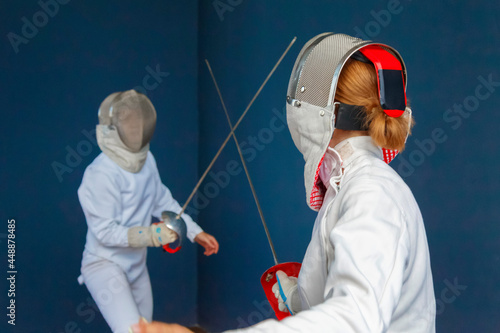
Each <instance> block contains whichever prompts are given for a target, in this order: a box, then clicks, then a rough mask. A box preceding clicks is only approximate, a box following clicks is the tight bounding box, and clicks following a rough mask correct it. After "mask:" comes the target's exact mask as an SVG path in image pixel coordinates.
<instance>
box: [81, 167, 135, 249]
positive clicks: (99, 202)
mask: <svg viewBox="0 0 500 333" xmlns="http://www.w3.org/2000/svg"><path fill="white" fill-rule="evenodd" d="M78 198H79V200H80V205H81V206H82V209H83V212H84V214H85V218H86V220H87V225H88V228H89V230H90V232H92V233H93V234H94V236H95V237H96V238H97V239H98V240H99V242H101V243H102V244H103V245H104V246H118V247H128V246H129V244H128V236H127V233H128V227H125V226H122V225H121V224H120V222H121V194H120V186H119V184H118V180H117V179H116V178H113V177H112V176H111V175H109V174H106V173H104V172H102V171H101V170H99V169H97V168H93V167H89V168H88V169H87V170H86V171H85V175H84V176H83V181H82V185H81V186H80V188H79V189H78Z"/></svg>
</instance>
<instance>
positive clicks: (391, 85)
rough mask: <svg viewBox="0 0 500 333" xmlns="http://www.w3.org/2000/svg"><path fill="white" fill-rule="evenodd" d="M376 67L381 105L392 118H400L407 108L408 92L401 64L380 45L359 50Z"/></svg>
mask: <svg viewBox="0 0 500 333" xmlns="http://www.w3.org/2000/svg"><path fill="white" fill-rule="evenodd" d="M359 52H361V53H362V54H363V55H364V56H365V57H366V58H368V60H370V61H371V62H372V63H373V65H374V66H375V70H376V71H377V84H378V91H379V97H380V105H381V106H382V109H384V112H385V113H386V114H387V115H388V116H390V117H400V116H401V115H403V113H404V111H405V108H406V92H405V85H404V76H403V68H402V66H401V62H400V61H399V60H398V59H397V58H396V57H395V56H394V55H392V54H391V53H390V52H388V51H386V50H384V49H383V48H382V47H380V46H378V45H368V46H365V47H363V48H362V49H360V50H359Z"/></svg>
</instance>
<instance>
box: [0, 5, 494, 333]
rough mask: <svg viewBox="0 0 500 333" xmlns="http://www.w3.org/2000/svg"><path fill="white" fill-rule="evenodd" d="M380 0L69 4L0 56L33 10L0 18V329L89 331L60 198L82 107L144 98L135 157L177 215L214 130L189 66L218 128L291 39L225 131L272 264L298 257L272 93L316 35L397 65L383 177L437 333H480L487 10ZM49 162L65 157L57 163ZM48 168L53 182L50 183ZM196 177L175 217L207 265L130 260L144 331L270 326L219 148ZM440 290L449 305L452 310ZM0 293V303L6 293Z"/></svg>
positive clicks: (68, 190)
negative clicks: (12, 252) (145, 317)
mask: <svg viewBox="0 0 500 333" xmlns="http://www.w3.org/2000/svg"><path fill="white" fill-rule="evenodd" d="M61 2H63V1H62V0H61ZM397 3H398V2H397V1H394V0H391V1H389V0H387V1H379V2H377V3H374V2H373V1H349V2H340V1H337V2H332V1H326V0H321V1H314V2H312V1H300V2H299V1H293V2H292V1H284V0H279V1H278V0H276V1H272V2H271V1H265V0H217V1H213V0H205V1H151V2H147V4H144V3H139V2H132V1H114V0H113V1H107V2H103V3H98V2H92V3H91V4H90V3H89V2H83V1H76V0H73V1H69V2H68V3H67V4H64V5H62V4H61V5H60V6H59V11H58V13H57V14H55V15H54V17H50V18H49V19H48V22H47V23H46V24H45V25H43V24H42V23H44V22H39V23H41V24H40V25H43V27H40V28H39V31H38V32H36V33H35V32H32V35H33V36H30V37H29V38H27V39H26V40H24V43H21V44H19V45H18V52H16V51H15V48H13V46H12V45H11V43H10V41H9V38H8V34H9V33H10V32H13V33H16V34H17V35H22V33H23V32H22V27H23V25H24V22H23V21H22V20H23V17H26V18H27V20H29V21H30V22H33V16H34V15H39V14H37V13H38V12H39V11H40V10H42V9H41V7H40V5H39V4H38V3H37V1H23V2H19V1H12V0H9V1H3V2H1V3H0V35H1V36H3V37H2V38H3V39H2V40H3V42H2V43H1V45H0V66H1V67H0V68H1V71H0V75H1V79H0V91H1V92H2V93H1V94H0V105H2V107H3V110H2V111H1V112H2V115H3V121H2V122H1V123H0V126H1V133H2V139H1V147H2V150H1V154H0V170H1V172H0V184H1V186H2V190H1V194H0V212H1V217H2V219H3V222H4V224H3V227H1V229H0V248H1V250H0V251H1V252H0V253H2V254H3V253H5V250H6V246H7V240H6V234H7V225H6V224H7V223H6V221H7V220H8V219H12V218H13V219H15V220H16V228H17V229H16V236H17V238H16V246H17V257H16V259H17V262H16V264H17V269H18V272H19V273H18V275H17V283H16V288H17V294H16V305H17V314H18V317H17V325H16V327H15V330H12V327H10V326H9V327H8V329H9V330H8V331H13V332H53V333H55V332H65V331H67V332H71V331H75V332H76V331H78V329H80V330H81V332H105V331H106V330H107V328H106V327H107V326H106V324H105V323H104V321H103V320H102V318H101V316H100V315H99V314H97V313H96V312H95V311H94V310H92V307H91V306H90V305H89V304H87V301H88V300H89V297H90V295H89V294H88V292H87V291H86V288H85V287H83V286H79V285H78V284H77V282H76V277H77V276H78V274H79V267H80V260H81V252H82V251H83V245H84V242H85V232H86V224H85V220H84V217H83V214H82V212H81V208H80V206H79V203H78V198H77V195H76V190H77V188H78V186H79V184H80V181H81V177H82V175H83V171H84V169H85V167H86V166H87V165H88V164H89V163H90V162H91V161H92V160H93V158H94V157H95V156H97V154H98V153H99V149H98V148H97V146H96V145H95V144H94V143H93V141H92V140H91V139H88V138H87V135H86V133H88V131H92V130H93V129H94V128H95V124H96V122H97V117H96V114H97V108H98V106H99V104H100V102H101V101H102V99H103V98H104V97H105V96H107V95H108V94H109V93H111V92H113V91H118V90H125V89H130V88H132V87H137V88H138V89H141V88H140V87H141V86H142V88H145V87H146V86H147V87H149V88H150V89H146V93H147V94H148V96H149V97H150V98H151V100H152V101H153V103H154V104H155V106H156V109H157V112H158V126H157V131H156V133H155V136H154V138H153V142H152V146H151V150H152V151H153V153H154V154H155V156H156V159H157V162H158V166H159V169H160V173H161V175H162V178H163V181H164V183H166V184H167V186H169V187H170V189H171V190H172V192H173V194H174V196H175V197H176V198H177V199H178V200H179V201H180V202H181V203H182V202H184V201H185V200H186V198H187V196H188V195H189V193H190V191H191V189H192V187H193V186H194V184H195V183H196V181H197V179H198V176H199V175H200V174H201V172H202V171H203V170H204V169H205V167H206V166H207V165H208V164H209V162H210V160H211V159H212V157H213V156H214V154H215V153H216V151H217V149H218V148H219V146H220V144H221V143H222V141H223V140H224V139H225V138H226V135H227V133H228V132H229V128H228V126H227V123H226V120H225V116H224V113H223V111H222V108H221V107H220V103H219V100H218V98H217V95H216V91H215V88H214V86H213V84H212V81H211V79H210V76H209V74H208V71H207V69H206V67H205V64H204V61H203V60H204V59H205V58H207V59H208V60H209V61H210V62H211V65H212V68H213V70H214V73H215V75H216V77H217V78H218V81H219V85H220V87H221V90H222V94H223V96H224V97H225V100H226V105H227V106H228V109H229V113H230V116H231V118H232V120H233V123H235V122H236V120H237V119H238V117H239V116H240V115H241V113H242V112H243V110H244V108H245V107H246V105H247V104H248V102H249V101H250V99H251V98H252V97H253V95H254V93H255V91H256V90H257V89H258V87H259V86H260V84H261V82H262V81H263V80H264V78H265V77H266V76H267V74H268V72H269V71H270V70H271V68H272V66H273V65H274V64H275V62H276V61H277V59H278V58H279V56H280V55H281V54H282V52H283V51H284V49H285V47H286V46H287V45H288V43H289V42H290V40H291V39H292V38H293V36H297V37H298V40H297V43H296V44H295V45H294V46H293V48H292V49H291V50H290V53H289V54H288V55H287V56H286V57H285V59H284V60H283V63H282V64H281V65H280V67H279V68H278V69H277V71H276V73H275V74H274V76H273V77H272V78H271V80H270V81H269V83H268V84H267V86H266V87H265V88H264V90H263V91H262V93H261V95H260V96H259V97H258V99H257V100H256V102H255V104H254V105H253V107H252V108H251V109H250V111H249V113H248V115H247V117H246V118H245V119H244V120H243V122H242V123H241V126H240V128H239V129H238V130H237V132H236V133H237V136H238V138H239V140H240V143H241V144H242V146H243V151H244V154H245V157H246V158H247V162H248V167H249V170H250V173H251V175H252V176H253V180H254V185H255V188H256V190H257V193H258V195H259V198H260V201H261V205H262V208H263V212H264V215H265V217H266V219H267V221H268V224H269V228H270V232H271V235H272V236H273V240H274V242H275V246H276V250H277V254H278V259H279V260H280V261H282V262H285V261H301V260H302V257H303V255H304V252H305V249H306V247H307V244H308V242H309V237H310V234H311V230H312V225H313V222H314V218H315V213H314V212H312V211H310V210H309V209H308V208H307V206H306V203H305V200H304V199H305V195H304V189H303V176H302V168H303V160H302V156H301V155H300V154H299V152H298V151H297V150H296V148H295V146H294V145H293V142H292V140H291V138H290V134H289V132H288V129H287V128H286V127H285V126H284V124H283V121H284V120H285V118H284V109H283V107H284V104H285V95H286V86H287V83H288V78H289V75H290V71H291V68H292V66H293V62H294V61H295V57H296V56H297V54H298V52H299V50H300V48H301V47H302V45H303V44H304V43H305V42H306V41H307V40H308V39H310V38H311V37H313V36H314V35H316V34H318V33H321V32H324V31H335V32H344V33H347V34H352V35H362V34H365V35H367V36H368V37H369V38H372V39H374V40H377V41H381V42H384V43H387V44H389V45H392V46H394V47H396V48H397V49H398V50H400V52H401V53H402V55H403V57H404V59H405V61H406V64H407V67H408V72H409V76H408V78H409V83H408V96H409V98H410V99H411V103H412V106H413V110H414V115H415V118H416V121H417V126H416V127H415V128H414V133H413V136H412V137H411V138H410V139H409V141H408V146H407V150H406V151H405V152H404V153H403V154H402V155H401V156H400V157H398V159H397V160H395V161H394V162H393V163H392V166H393V167H394V168H395V169H396V170H398V171H399V172H400V174H401V175H402V176H403V177H404V178H405V180H406V181H407V183H408V184H409V186H410V187H411V188H412V190H413V192H414V194H415V197H416V198H417V201H418V202H419V204H420V207H421V210H422V213H423V215H424V219H425V222H426V227H427V233H428V238H429V247H430V251H431V259H432V268H433V273H434V282H435V291H436V298H437V301H438V317H437V328H438V332H471V331H481V332H497V331H498V330H499V329H500V320H498V319H497V316H496V314H497V313H498V312H499V311H500V287H499V286H498V284H497V281H498V280H499V277H500V271H499V263H500V242H499V241H498V240H499V239H500V227H499V224H498V221H499V217H500V209H499V208H498V205H497V204H496V201H497V200H498V198H499V195H500V193H499V190H500V182H499V177H498V173H497V170H498V167H499V165H500V160H499V157H498V151H499V148H500V147H499V143H498V141H497V140H496V138H495V136H494V135H493V133H495V132H496V128H495V127H497V123H498V118H499V117H498V115H497V112H496V108H497V105H498V104H499V102H500V97H499V96H500V87H498V86H490V87H484V84H483V82H484V79H486V80H488V78H490V79H491V80H493V81H495V82H499V81H500V69H499V65H498V59H500V58H499V56H500V46H499V44H498V40H499V38H500V29H499V23H498V22H499V19H500V17H499V13H500V5H498V4H496V3H495V2H486V1H484V2H478V1H472V0H470V1H449V0H448V1H441V2H436V1H433V2H431V1H409V0H401V1H400V2H399V5H397ZM389 10H392V13H391V12H390V11H389ZM384 13H385V15H384ZM387 13H390V15H388V14H387ZM37 18H42V19H43V17H41V16H37ZM25 33H28V34H29V33H30V32H29V31H25ZM11 36H12V35H11ZM26 42H27V43H26ZM157 66H159V67H158V70H159V71H161V72H162V73H167V72H168V73H169V74H168V75H167V74H162V75H163V76H160V77H159V79H160V80H161V82H158V85H157V86H156V85H155V84H154V83H155V81H154V80H151V79H147V78H146V76H147V75H150V74H149V72H150V71H152V70H154V69H156V68H157ZM145 78H146V80H147V81H146V85H144V79H145ZM148 83H149V84H148ZM481 85H483V87H481ZM478 87H481V88H478ZM488 89H490V90H488ZM476 95H477V96H478V97H476ZM487 95H488V96H487ZM455 105H456V106H455ZM460 107H462V109H463V110H464V111H456V110H459V109H460ZM454 110H455V111H454ZM467 110H470V111H467ZM90 137H92V133H91V134H90ZM86 148H87V149H86ZM69 151H76V153H73V154H74V155H75V156H73V157H72V158H70V159H69V160H68V161H67V160H66V158H67V156H68V154H69ZM78 151H80V153H79V152H78ZM54 163H56V165H57V166H59V167H61V165H65V166H66V167H67V168H69V169H71V171H69V170H67V169H66V170H67V171H68V172H66V173H63V174H61V175H60V177H58V176H57V173H56V172H55V171H54V165H55V164H54ZM57 163H59V164H57ZM212 171H213V172H212V173H211V174H210V175H209V176H208V178H207V180H205V182H204V183H203V185H202V186H201V188H200V191H199V193H198V195H197V196H196V198H195V200H194V201H193V202H192V203H191V204H190V207H189V211H190V212H191V213H193V214H197V213H199V221H200V224H201V225H202V227H204V228H205V229H206V230H207V231H208V232H210V233H212V234H214V235H215V236H217V238H218V239H219V241H220V244H221V248H220V252H219V254H218V255H217V256H213V257H209V258H206V257H204V256H201V255H200V251H199V249H197V248H196V247H195V246H193V245H191V244H189V245H186V246H185V248H184V249H183V250H182V251H181V252H179V253H178V254H176V255H174V256H170V255H167V254H163V253H161V252H160V251H156V250H154V249H153V250H151V251H150V253H149V260H148V261H149V267H150V274H151V278H152V283H153V291H154V295H155V313H154V317H155V319H157V320H163V321H170V322H172V321H175V322H181V323H183V324H191V323H194V322H196V321H199V322H200V323H201V324H202V325H204V326H206V327H208V328H210V329H213V330H221V329H224V328H235V327H238V326H246V325H249V324H253V323H256V322H257V321H260V320H262V319H264V318H267V317H272V314H271V313H270V312H269V307H268V306H267V303H266V301H265V296H264V294H263V292H262V290H261V287H260V283H259V279H260V275H261V274H262V272H264V271H265V270H266V269H267V268H268V267H270V266H272V265H273V260H272V256H271V253H270V250H269V248H268V245H267V241H266V238H265V234H264V231H263V228H262V225H261V222H260V220H259V216H258V213H257V210H256V208H255V204H254V202H253V198H252V196H251V192H250V189H249V186H248V183H247V180H246V178H245V175H244V173H243V171H242V169H241V163H240V162H239V157H238V154H237V151H236V148H235V145H234V142H232V141H230V142H229V143H228V145H227V147H226V149H225V150H224V151H223V152H222V154H221V156H220V158H219V159H218V161H217V162H216V163H215V165H214V168H213V170H212ZM2 258H3V259H2V260H4V263H5V260H6V256H4V255H3V257H2ZM197 259H198V260H197ZM196 261H197V262H198V264H197V265H196ZM5 265H6V264H5ZM2 267H6V266H2ZM6 270H7V268H5V271H6ZM3 281H5V279H3ZM3 283H5V282H3ZM454 283H455V284H459V285H462V286H466V289H465V290H463V287H462V290H459V291H458V292H457V294H456V295H455V294H452V293H450V288H449V285H450V284H451V285H452V284H454ZM197 289H198V290H197ZM1 290H2V297H1V299H2V300H7V297H6V296H5V295H6V290H7V289H6V285H4V284H3V285H2V288H1ZM452 296H455V297H454V298H453V297H452ZM449 297H452V298H451V299H450V298H449ZM3 302H4V301H3ZM2 306H6V305H5V304H4V303H2ZM92 314H95V317H93V316H92ZM4 318H5V317H4ZM4 327H6V323H5V320H2V321H1V323H0V331H2V332H4V331H6V329H5V328H4Z"/></svg>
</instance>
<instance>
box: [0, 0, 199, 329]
mask: <svg viewBox="0 0 500 333" xmlns="http://www.w3.org/2000/svg"><path fill="white" fill-rule="evenodd" d="M49 2H50V1H49ZM0 6H1V9H0V13H1V14H0V15H1V18H0V22H1V23H0V27H1V33H0V35H1V36H2V42H1V45H0V47H1V49H0V50H1V53H0V54H1V60H0V64H1V74H0V75H1V83H0V84H1V86H0V88H1V89H0V91H1V94H0V101H1V105H2V111H1V112H2V118H3V119H2V122H1V129H2V140H1V141H2V153H1V154H0V159H1V164H0V165H1V167H0V168H1V173H0V177H1V181H0V184H2V190H1V200H0V202H1V204H0V205H1V209H0V211H1V213H2V214H1V216H2V224H1V225H2V227H1V230H0V233H2V235H4V233H6V232H7V223H6V220H7V219H11V218H14V219H15V220H16V225H17V229H16V235H17V238H16V241H17V268H18V275H17V284H16V287H17V294H16V304H17V315H18V317H17V325H16V327H15V328H16V329H15V330H14V331H15V332H53V333H55V332H66V331H68V332H73V331H74V332H77V331H78V329H81V332H106V331H107V330H108V329H107V325H106V323H105V322H104V320H103V319H102V316H101V315H100V314H97V315H95V314H96V312H95V311H94V310H93V309H92V307H91V306H90V305H88V303H87V301H88V300H89V299H90V294H89V293H88V292H87V289H86V288H85V286H79V285H78V283H77V281H76V278H77V276H78V275H79V270H80V261H81V254H82V252H83V247H84V243H85V233H86V231H87V226H86V223H85V219H84V216H83V213H82V210H81V208H80V205H79V202H78V197H77V193H76V191H77V189H78V186H79V185H80V182H81V179H82V175H83V172H84V170H85V168H86V166H87V165H88V164H90V163H91V162H92V160H93V159H94V158H95V157H96V156H97V155H98V154H99V153H100V150H99V148H98V147H97V146H96V145H95V144H94V143H92V142H91V141H89V139H88V138H87V136H86V135H85V134H84V131H93V130H94V129H95V125H96V123H97V110H98V107H99V104H100V103H101V101H102V100H103V99H104V98H105V97H106V96H107V95H108V94H110V93H111V92H114V91H121V90H126V89H131V88H133V87H137V89H139V90H141V89H144V90H143V91H145V92H146V93H147V95H148V96H149V97H150V99H151V100H152V102H153V104H154V105H155V107H156V110H157V113H158V123H157V128H156V133H155V135H154V138H153V140H152V143H151V151H152V152H153V154H155V156H156V160H157V163H158V168H159V171H160V175H161V176H162V179H163V181H164V183H165V184H167V186H169V187H170V189H171V191H172V193H173V195H174V196H175V197H176V198H177V199H179V201H181V202H184V200H185V199H186V198H187V196H188V195H189V193H190V190H191V188H192V187H193V186H194V184H195V182H196V181H197V172H198V169H197V161H198V108H197V38H198V35H197V32H198V27H197V15H198V4H197V1H155V2H152V3H149V4H148V5H144V4H143V3H140V2H138V1H103V2H98V1H97V2H96V1H92V2H88V1H76V0H74V1H70V2H69V3H67V4H65V5H60V8H59V11H58V13H57V14H56V15H55V16H54V17H51V18H50V19H49V20H48V22H47V24H46V25H45V26H43V27H41V28H39V31H38V33H37V34H36V35H35V36H33V37H32V38H31V39H29V41H28V43H27V44H21V45H19V48H18V53H16V52H15V51H14V48H13V47H12V46H11V44H10V42H9V40H8V38H7V34H8V33H9V32H14V33H16V34H18V35H21V34H22V30H21V29H22V26H23V22H22V18H23V17H26V18H27V19H28V20H30V21H32V18H33V15H38V14H36V13H37V12H39V11H40V10H41V7H40V5H39V4H38V3H37V1H22V2H19V1H2V3H1V5H0ZM41 22H42V23H43V21H41ZM156 70H158V71H160V72H162V73H161V75H158V76H157V79H156V80H155V79H154V78H146V76H148V75H150V74H149V72H150V71H153V72H154V71H156ZM166 73H169V74H168V75H167V74H166ZM145 79H146V81H144V80H145ZM140 87H142V88H140ZM91 137H93V135H91ZM68 150H70V151H76V153H74V154H75V156H79V157H73V158H72V159H70V160H69V164H68V161H66V158H67V155H68ZM54 162H57V163H60V165H66V167H68V168H70V169H71V172H69V170H67V169H64V170H66V171H68V172H67V173H63V174H62V175H60V178H58V176H57V175H56V172H55V171H54V170H53V165H54ZM60 165H59V167H60ZM0 241H1V243H0V247H1V253H2V254H3V253H5V250H6V246H7V245H6V239H5V238H1V239H0ZM196 258H197V254H196V248H195V247H194V246H193V245H191V244H189V245H186V246H185V248H184V249H183V250H182V251H181V252H179V253H178V254H177V255H175V256H172V255H167V254H164V253H162V252H161V251H160V250H158V249H152V250H150V253H149V260H148V261H149V263H148V264H149V270H150V274H151V279H152V285H153V291H154V295H155V298H154V304H155V310H154V317H155V318H156V319H158V320H165V321H180V322H183V323H184V324H192V323H194V322H196V320H197V318H196V294H197V288H196V286H197V268H196ZM5 262H6V257H5V256H4V255H2V267H6V266H5V265H4V264H5ZM2 269H3V268H2ZM2 276H4V274H2ZM2 281H5V278H4V277H3V278H2ZM2 286H4V284H2ZM1 290H2V296H1V299H2V308H3V309H4V310H3V311H2V320H1V324H0V325H1V327H2V328H0V331H1V332H5V327H6V325H5V324H6V320H5V318H6V316H5V314H4V313H3V312H5V311H6V310H5V307H6V305H5V301H6V300H7V297H6V292H5V293H4V290H5V288H3V287H2V288H1ZM181 292H182V297H179V295H180V293H181ZM91 304H92V303H91ZM4 306H5V307H4ZM75 327H76V328H75Z"/></svg>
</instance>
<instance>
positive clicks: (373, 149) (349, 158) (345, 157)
mask: <svg viewBox="0 0 500 333" xmlns="http://www.w3.org/2000/svg"><path fill="white" fill-rule="evenodd" d="M334 149H335V150H336V151H337V152H338V153H339V154H340V157H341V158H342V167H343V168H346V167H348V166H349V165H350V164H351V163H352V162H353V161H354V160H355V159H356V158H357V157H358V156H361V155H372V156H374V157H376V158H379V159H383V154H382V148H380V147H378V146H376V145H375V144H374V143H373V140H372V138H371V137H370V136H367V135H365V136H356V137H353V138H349V139H346V140H344V141H342V142H340V143H339V144H337V145H336V146H335V148H334Z"/></svg>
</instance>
